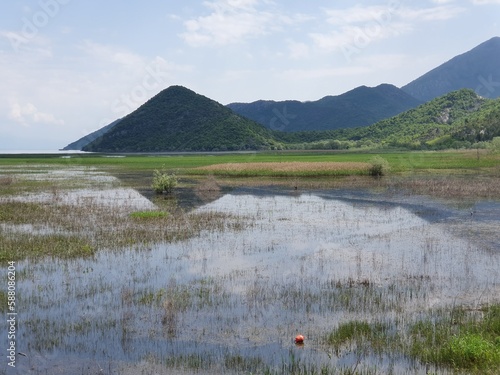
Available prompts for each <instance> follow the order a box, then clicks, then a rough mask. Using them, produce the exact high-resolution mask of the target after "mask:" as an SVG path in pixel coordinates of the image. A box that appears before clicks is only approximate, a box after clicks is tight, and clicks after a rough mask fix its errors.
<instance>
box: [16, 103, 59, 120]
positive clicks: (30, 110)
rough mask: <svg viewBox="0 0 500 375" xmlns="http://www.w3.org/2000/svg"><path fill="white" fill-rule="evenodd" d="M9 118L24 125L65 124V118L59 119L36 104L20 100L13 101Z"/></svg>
mask: <svg viewBox="0 0 500 375" xmlns="http://www.w3.org/2000/svg"><path fill="white" fill-rule="evenodd" d="M9 118H10V119H11V120H14V121H15V122H17V123H18V124H21V125H24V126H29V125H31V124H43V125H64V121H63V120H60V119H57V118H56V117H55V116H54V115H53V114H51V113H46V112H42V111H40V110H39V109H38V108H37V107H36V106H35V105H34V104H32V103H26V104H20V103H19V102H18V101H11V103H10V113H9Z"/></svg>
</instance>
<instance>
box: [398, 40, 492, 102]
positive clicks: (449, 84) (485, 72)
mask: <svg viewBox="0 0 500 375" xmlns="http://www.w3.org/2000/svg"><path fill="white" fill-rule="evenodd" d="M462 88H469V89H472V90H475V91H476V93H477V94H479V95H481V96H483V97H486V98H498V97H500V37H494V38H492V39H490V40H488V41H486V42H484V43H482V44H480V45H479V46H477V47H475V48H474V49H472V50H470V51H469V52H466V53H464V54H462V55H459V56H456V57H454V58H452V59H451V60H449V61H448V62H446V63H444V64H442V65H440V66H438V67H437V68H435V69H433V70H431V71H430V72H428V73H426V74H424V75H423V76H421V77H420V78H417V79H416V80H414V81H412V82H410V83H409V84H407V85H406V86H403V87H402V88H401V89H402V90H403V91H405V92H406V93H408V94H409V95H411V96H413V97H415V98H417V99H419V100H421V101H423V102H427V101H429V100H432V99H434V98H436V97H439V96H442V95H445V94H447V93H449V92H451V91H454V90H459V89H462Z"/></svg>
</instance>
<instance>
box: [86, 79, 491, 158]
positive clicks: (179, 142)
mask: <svg viewBox="0 0 500 375" xmlns="http://www.w3.org/2000/svg"><path fill="white" fill-rule="evenodd" d="M498 136H500V99H495V100H493V99H486V98H483V97H480V96H479V95H477V94H476V93H475V92H474V91H473V90H470V89H462V90H458V91H454V92H451V93H449V94H447V95H444V96H442V97H439V98H436V99H434V100H432V101H430V102H428V103H425V104H422V105H420V106H418V107H417V108H414V109H410V110H408V111H406V112H403V113H401V114H399V115H397V116H394V117H391V118H388V119H385V120H382V121H379V122H377V123H375V124H373V125H370V126H365V127H359V128H346V129H339V130H329V131H304V132H284V131H279V130H274V131H273V130H271V129H267V128H265V127H264V126H262V125H260V124H258V123H256V122H254V121H252V120H249V119H247V118H245V117H242V116H240V115H237V114H235V113H234V112H233V111H231V110H230V109H229V108H227V107H225V106H223V105H222V104H219V103H217V102H215V101H213V100H211V99H209V98H206V97H204V96H202V95H199V94H196V93H194V92H193V91H191V90H188V89H186V88H184V87H180V86H173V87H170V88H168V89H166V90H164V91H162V92H161V93H159V94H158V95H156V96H155V97H154V98H152V99H150V100H149V101H148V102H146V103H145V104H144V105H143V106H141V107H140V108H139V109H137V110H136V111H134V112H133V113H131V114H130V115H128V116H126V117H125V118H123V119H121V120H120V121H119V122H117V123H116V124H115V125H114V126H113V127H111V128H108V129H107V131H106V132H104V133H103V134H102V135H101V136H99V137H98V138H96V139H95V140H93V141H92V142H90V143H89V144H88V145H86V146H85V147H83V150H85V151H98V152H169V151H239V150H279V149H350V148H394V147H396V148H409V149H444V148H471V147H481V148H483V147H486V143H485V142H488V141H491V140H492V139H493V138H494V137H498Z"/></svg>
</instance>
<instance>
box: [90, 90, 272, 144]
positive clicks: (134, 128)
mask: <svg viewBox="0 0 500 375" xmlns="http://www.w3.org/2000/svg"><path fill="white" fill-rule="evenodd" d="M275 146H276V141H274V139H273V136H272V134H271V132H270V131H269V130H268V129H266V128H265V127H263V126H262V125H259V124H257V123H255V122H253V121H251V120H248V119H246V118H243V117H241V116H239V115H237V114H235V113H234V112H233V111H231V110H230V109H229V108H226V107H225V106H223V105H222V104H219V103H217V102H215V101H213V100H211V99H209V98H207V97H205V96H202V95H199V94H196V93H195V92H193V91H191V90H189V89H187V88H185V87H182V86H171V87H169V88H167V89H165V90H163V91H162V92H160V93H159V94H158V95H156V96H154V97H153V98H151V99H150V100H148V101H147V102H146V103H145V104H143V105H142V106H141V107H139V108H138V109H137V110H135V111H134V112H132V113H131V114H129V115H128V116H126V117H124V118H123V119H121V121H120V122H118V123H117V124H116V125H115V126H113V127H112V128H111V129H110V130H108V131H107V132H106V133H105V134H103V135H102V136H101V137H99V138H97V139H96V140H94V141H93V142H91V143H89V144H88V145H86V146H85V147H84V148H83V150H84V151H100V152H115V151H117V152H161V151H225V150H260V149H272V148H274V147H275Z"/></svg>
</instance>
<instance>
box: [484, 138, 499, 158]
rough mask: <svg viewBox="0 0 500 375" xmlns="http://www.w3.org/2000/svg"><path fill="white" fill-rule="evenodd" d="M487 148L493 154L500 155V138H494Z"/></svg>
mask: <svg viewBox="0 0 500 375" xmlns="http://www.w3.org/2000/svg"><path fill="white" fill-rule="evenodd" d="M487 147H488V150H489V151H490V152H491V153H493V154H497V153H500V137H494V138H493V139H492V140H491V142H490V143H489V144H488V146H487Z"/></svg>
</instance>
